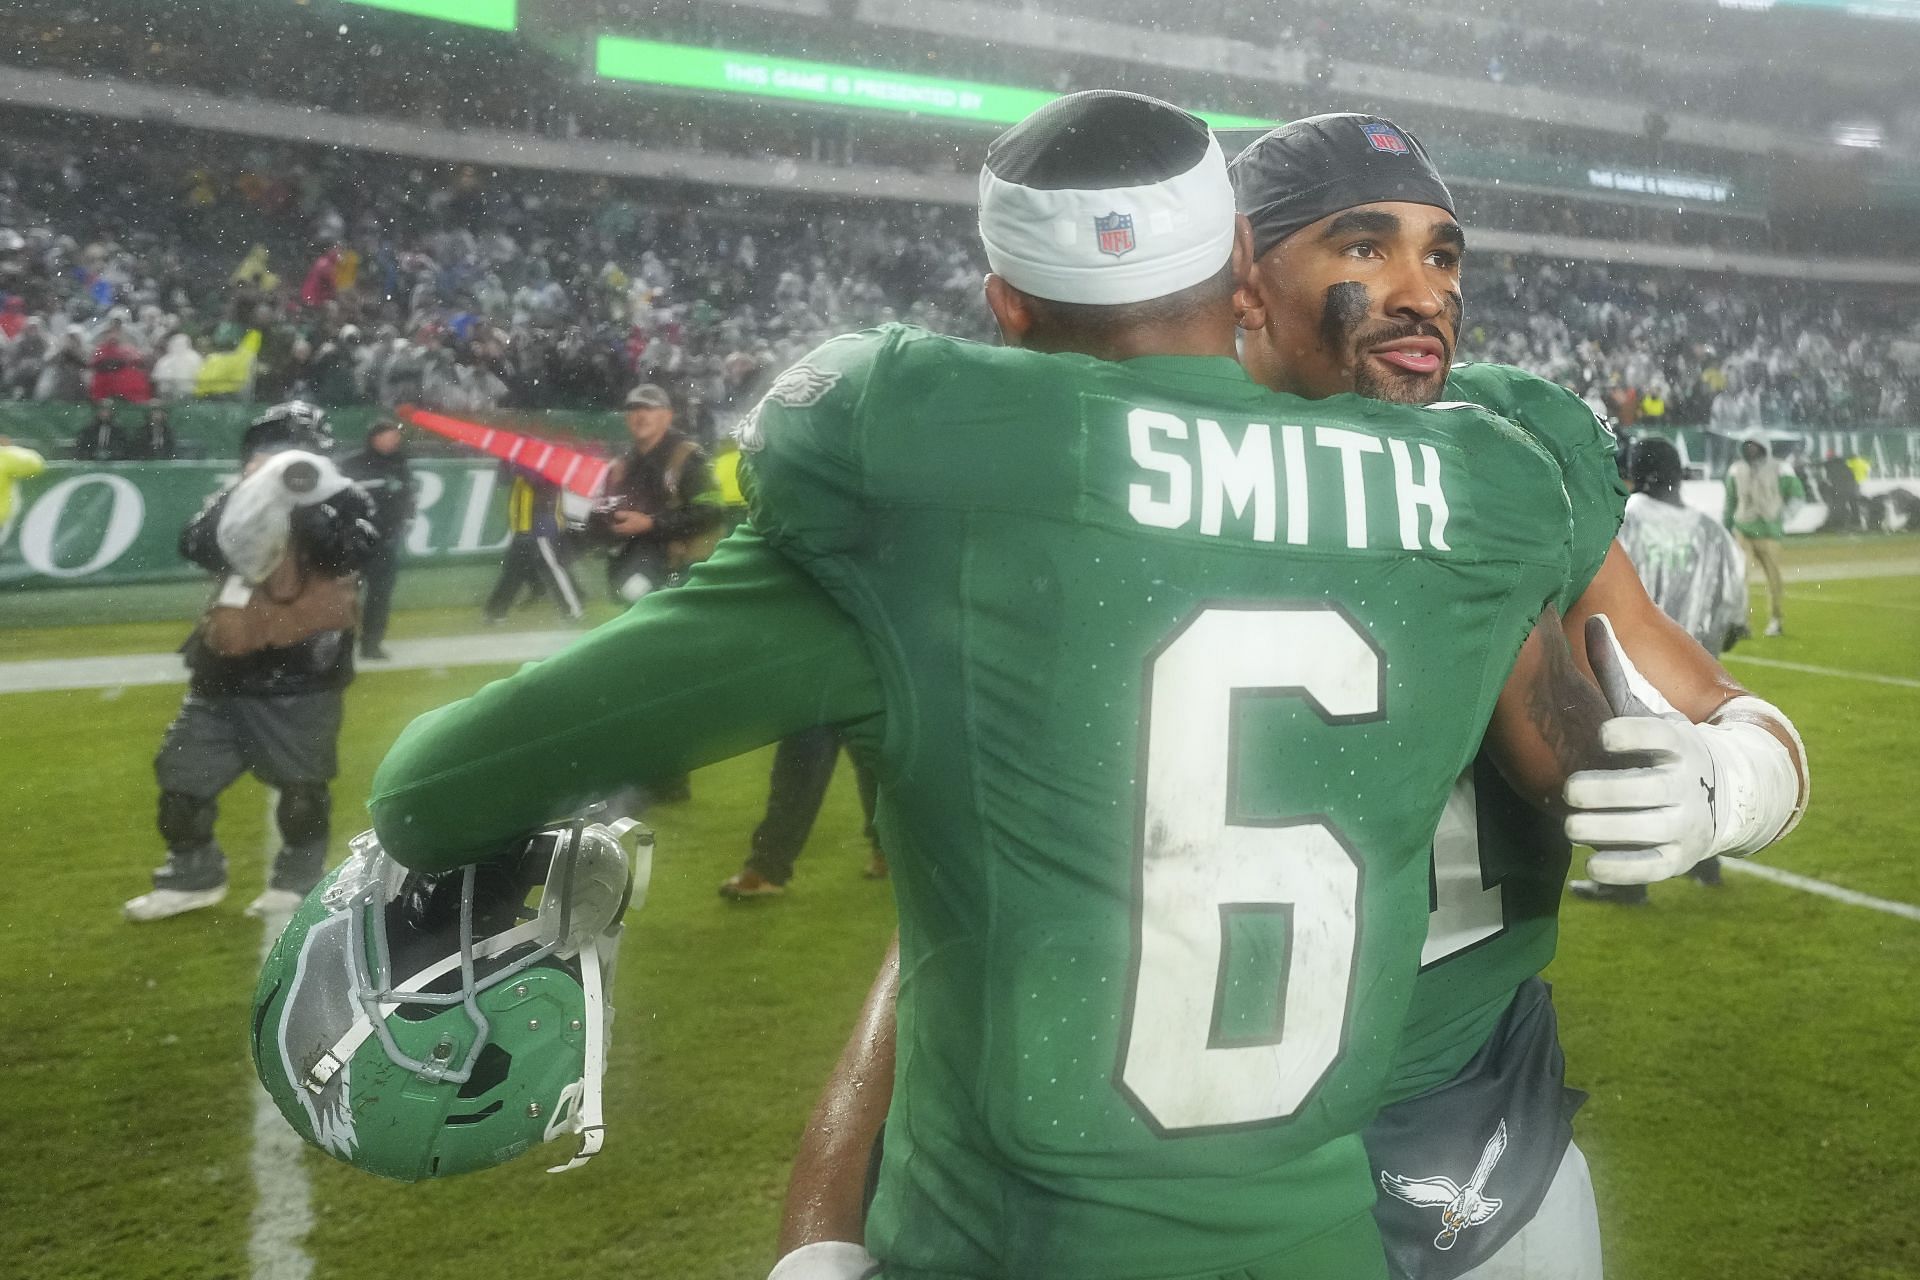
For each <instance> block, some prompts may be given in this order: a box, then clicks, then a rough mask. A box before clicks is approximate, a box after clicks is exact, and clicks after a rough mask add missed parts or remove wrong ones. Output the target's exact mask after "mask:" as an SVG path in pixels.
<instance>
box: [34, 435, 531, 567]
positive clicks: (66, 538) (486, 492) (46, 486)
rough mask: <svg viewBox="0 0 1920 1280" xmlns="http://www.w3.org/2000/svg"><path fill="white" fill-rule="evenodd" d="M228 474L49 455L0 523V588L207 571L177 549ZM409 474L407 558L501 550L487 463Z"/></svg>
mask: <svg viewBox="0 0 1920 1280" xmlns="http://www.w3.org/2000/svg"><path fill="white" fill-rule="evenodd" d="M234 474H235V472H234V468H233V466H232V464H230V463H214V462H146V463H138V462H136V463H116V464H113V465H107V466H101V465H95V464H91V463H81V462H56V463H53V464H51V465H50V466H48V468H47V469H46V471H45V472H44V473H42V474H41V475H39V476H36V477H34V478H33V479H31V480H28V481H26V482H25V483H23V484H22V485H21V486H20V492H19V493H18V494H17V495H16V497H15V501H14V504H13V511H12V514H11V515H10V516H9V517H8V519H7V521H6V522H5V523H4V524H0V590H32V589H36V588H44V587H75V586H110V585H116V584H120V583H130V582H164V581H168V580H180V579H193V578H203V577H205V576H206V574H205V573H204V572H203V571H202V570H200V569H198V568H196V567H195V566H193V565H191V564H188V563H187V562H186V561H185V560H182V559H181V558H180V553H179V550H178V547H177V544H178V542H179V539H180V530H181V529H182V528H183V527H184V526H185V525H186V523H187V521H188V520H189V519H190V518H192V516H193V514H194V512H196V511H198V510H199V509H200V506H201V504H202V503H204V502H205V501H206V500H207V497H208V495H210V494H212V493H214V492H215V491H217V490H218V489H219V488H220V487H221V486H223V485H225V484H227V483H228V482H230V481H231V480H232V479H233V478H234ZM413 475H414V493H415V502H416V504H417V506H418V509H419V514H418V516H417V517H416V518H415V519H414V522H413V525H412V527H411V528H410V529H408V531H407V556H408V563H409V567H410V568H413V567H420V566H430V565H433V564H452V563H458V562H461V561H469V562H470V561H476V560H480V561H485V560H492V559H496V558H498V556H499V555H500V552H501V549H502V548H504V547H505V546H506V544H507V516H506V494H505V492H504V490H503V489H502V488H501V487H500V483H499V475H498V472H497V471H496V470H495V468H494V466H493V464H492V463H485V462H468V461H444V462H442V461H419V460H416V461H415V462H414V464H413Z"/></svg>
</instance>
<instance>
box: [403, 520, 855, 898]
mask: <svg viewBox="0 0 1920 1280" xmlns="http://www.w3.org/2000/svg"><path fill="white" fill-rule="evenodd" d="M880 709H881V697H880V684H879V677H878V675H877V674H876V673H875V671H874V668H873V665H872V663H871V661H870V660H869V658H868V656H867V649H866V645H865V643H864V641H863V640H862V637H861V635H860V632H859V629H858V628H857V627H856V626H855V625H854V623H853V621H852V619H850V618H849V617H847V615H846V614H845V613H843V612H842V611H841V610H840V609H839V607H838V606H837V605H835V604H834V603H833V602H832V601H831V600H830V599H828V598H827V596H826V594H825V593H824V592H823V591H822V590H821V589H820V588H819V587H818V586H817V585H815V584H814V582H813V581H812V580H811V579H809V578H808V577H807V576H806V575H805V574H803V573H802V572H800V570H799V569H797V568H796V567H795V566H794V565H793V564H791V563H790V562H789V561H788V560H787V559H786V558H785V557H783V556H781V555H780V554H778V553H777V552H775V551H774V550H773V549H772V548H771V547H769V546H768V545H767V544H766V542H765V540H764V539H762V538H760V537H759V536H758V534H756V533H755V532H754V531H753V530H752V529H751V528H743V529H741V530H739V531H736V533H735V534H734V535H733V536H732V537H730V538H728V539H727V540H726V541H725V542H723V543H722V544H721V546H720V549H719V550H718V551H716V552H715V553H714V555H713V557H712V558H711V559H709V560H707V561H705V562H703V563H702V564H700V565H699V566H697V567H696V568H695V570H694V572H693V574H692V575H691V578H690V580H689V581H688V583H687V585H685V586H683V587H679V588H676V589H675V590H672V591H662V592H657V593H654V594H652V595H649V596H647V597H646V598H645V599H643V600H641V601H640V602H639V603H638V604H636V605H634V607H633V608H631V609H629V610H628V611H627V612H626V613H625V614H623V615H622V616H621V617H619V618H617V619H615V620H614V621H612V622H609V623H607V624H605V625H603V626H601V627H598V628H596V629H594V630H593V631H591V632H589V633H587V634H586V635H584V636H582V637H581V638H580V639H578V640H576V641H575V642H574V643H573V644H571V645H569V646H568V647H567V648H566V649H565V650H564V651H563V652H561V653H560V654H558V655H556V656H555V657H552V658H549V659H547V660H546V661H544V662H538V663H532V664H529V665H528V666H526V667H523V668H522V669H521V670H520V671H519V672H517V673H515V674H514V675H512V676H509V677H507V678H505V679H503V680H496V681H494V682H493V683H492V684H489V685H487V686H486V687H485V688H483V689H481V690H480V691H479V692H478V693H475V694H474V695H473V696H472V697H469V698H465V699H463V700H461V701H459V702H455V703H452V704H450V705H448V706H445V707H441V708H440V709H439V710H437V711H431V712H428V713H427V714H426V715H424V716H421V717H420V718H419V719H417V720H415V721H414V722H413V723H412V724H410V725H409V726H407V728H406V729H405V731H403V732H402V733H401V735H400V738H399V739H398V741H396V742H395V743H394V745H393V748H392V750H391V751H389V752H388V753H387V757H386V759H385V760H383V761H382V762H381V764H380V767H379V770H378V771H377V772H376V774H375V776H374V781H373V789H372V793H371V797H370V799H369V801H368V807H369V809H370V810H371V811H372V813H373V819H374V826H375V829H376V830H377V831H378V832H379V835H380V840H381V844H382V845H383V846H384V847H385V848H386V850H387V851H388V852H389V853H391V854H392V855H393V856H394V858H395V859H396V860H398V861H399V862H401V863H403V864H404V865H406V866H409V867H411V868H413V869H415V870H421V871H440V870H446V869H448V868H450V867H455V866H460V865H464V864H465V863H468V862H473V861H476V860H479V859H483V858H487V857H490V856H492V855H494V854H495V853H497V852H499V851H500V850H502V849H504V848H507V847H510V846H511V845H512V844H513V843H514V842H515V841H516V840H517V839H518V838H519V837H521V836H523V835H525V834H527V833H528V832H530V831H534V830H536V829H538V828H540V827H542V826H545V825H546V824H547V823H549V822H551V821H552V820H553V819H555V818H556V817H560V816H564V815H566V814H569V813H573V812H576V811H578V810H579V809H581V808H583V807H585V806H587V805H589V804H593V803H595V802H597V801H599V800H603V799H605V798H607V797H608V796H609V795H612V794H613V793H614V792H616V791H618V790H620V789H621V788H622V787H625V786H628V785H631V784H633V783H643V782H646V781H648V780H650V779H657V778H662V777H668V776H671V775H673V774H677V773H683V772H685V771H686V770H688V769H691V768H697V767H699V766H701V765H705V764H711V763H713V762H714V761H716V760H723V759H726V758H727V757H729V756H733V755H738V754H739V753H741V752H743V751H749V750H752V749H754V748H756V747H760V746H764V745H765V744H767V743H769V742H774V741H777V740H779V739H780V738H783V737H785V736H787V735H788V734H790V733H792V732H794V731H795V730H798V729H803V728H807V727H809V726H812V725H819V724H839V723H845V722H848V721H854V720H861V719H865V718H868V717H870V716H872V715H875V714H878V712H879V711H880Z"/></svg>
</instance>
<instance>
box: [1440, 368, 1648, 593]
mask: <svg viewBox="0 0 1920 1280" xmlns="http://www.w3.org/2000/svg"><path fill="white" fill-rule="evenodd" d="M1443 394H1444V396H1445V398H1446V399H1448V400H1464V401H1466V402H1467V403H1468V404H1477V405H1479V406H1481V407H1482V408H1485V409H1491V410H1492V411H1493V412H1494V413H1497V414H1499V415H1500V416H1501V417H1503V418H1505V419H1507V420H1508V421H1509V422H1512V423H1513V424H1514V425H1516V426H1518V427H1519V428H1520V429H1521V430H1522V431H1525V432H1526V433H1527V434H1528V435H1530V436H1532V437H1533V439H1534V441H1535V442H1536V443H1538V444H1539V445H1540V447H1541V448H1543V449H1545V450H1546V451H1547V452H1548V453H1550V454H1552V455H1553V459H1554V461H1556V462H1558V463H1559V464H1560V476H1561V481H1562V483H1563V484H1565V485H1566V489H1567V501H1568V503H1569V504H1570V506H1571V507H1572V511H1573V550H1572V553H1571V559H1572V563H1571V565H1570V567H1569V569H1568V571H1567V581H1566V584H1565V587H1564V589H1563V590H1561V591H1559V592H1557V593H1556V594H1555V598H1554V605H1555V607H1556V608H1558V609H1559V610H1560V612H1561V613H1562V614H1565V613H1566V612H1567V610H1568V609H1569V608H1570V607H1571V606H1572V604H1573V602H1574V601H1576V600H1578V599H1579V598H1580V597H1581V596H1582V595H1583V594H1585V593H1586V590H1587V584H1588V583H1590V582H1592V581H1593V576H1594V575H1595V574H1596V573H1599V572H1600V563H1601V561H1603V560H1605V559H1606V558H1607V552H1608V550H1609V549H1611V548H1612V546H1613V539H1614V535H1615V534H1617V533H1618V532H1619V531H1620V517H1621V513H1622V512H1624V511H1625V510H1626V506H1627V485H1626V482H1625V481H1624V480H1622V479H1621V478H1620V468H1619V466H1618V465H1617V464H1616V463H1615V462H1614V455H1615V450H1616V449H1617V448H1618V447H1619V442H1618V440H1617V439H1616V438H1615V437H1614V434H1613V429H1612V428H1611V427H1609V426H1607V424H1606V423H1604V422H1602V421H1601V420H1600V419H1599V418H1598V417H1596V416H1595V415H1594V412H1593V409H1592V408H1591V407H1590V406H1588V404H1587V402H1586V401H1584V400H1582V399H1581V398H1580V397H1579V396H1577V395H1575V394H1573V392H1571V391H1569V390H1567V389H1566V388H1565V387H1563V386H1560V385H1559V384H1558V383H1554V382H1549V381H1547V380H1546V379H1545V378H1542V377H1540V376H1539V375H1537V374H1532V373H1528V372H1527V371H1526V370H1525V369H1517V368H1515V367H1514V366H1512V365H1509V364H1480V363H1473V364H1458V365H1455V366H1454V367H1453V372H1452V373H1451V374H1449V375H1448V377H1447V387H1446V391H1445V392H1444V393H1443Z"/></svg>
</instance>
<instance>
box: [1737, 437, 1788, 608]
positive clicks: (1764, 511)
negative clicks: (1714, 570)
mask: <svg viewBox="0 0 1920 1280" xmlns="http://www.w3.org/2000/svg"><path fill="white" fill-rule="evenodd" d="M1726 489H1727V504H1726V514H1725V516H1724V518H1723V522H1724V523H1725V524H1726V526H1727V527H1728V528H1729V529H1732V530H1733V536H1734V537H1735V538H1737V539H1738V540H1739V542H1740V549H1741V551H1743V552H1745V553H1746V555H1747V557H1748V558H1749V559H1750V560H1754V561H1757V562H1758V563H1759V565H1760V569H1761V572H1763V573H1765V574H1766V577H1767V605H1768V619H1767V630H1766V634H1767V635H1770V636H1777V635H1779V634H1781V631H1782V629H1783V628H1784V627H1785V625H1786V612H1785V608H1786V598H1787V589H1786V586H1785V584H1784V582H1783V581H1782V579H1781V577H1780V539H1781V538H1783V537H1785V536H1786V531H1785V528H1784V526H1783V525H1782V523H1781V517H1782V516H1783V515H1784V514H1785V512H1786V507H1787V500H1788V499H1789V498H1803V497H1805V496H1806V495H1805V493H1804V492H1803V491H1802V490H1801V488H1800V481H1799V480H1797V479H1796V478H1795V477H1794V475H1793V473H1792V472H1790V471H1782V470H1781V468H1780V464H1779V463H1778V462H1775V461H1774V460H1773V455H1772V454H1770V453H1768V452H1767V446H1766V445H1765V444H1763V443H1761V442H1760V441H1758V440H1748V441H1746V442H1745V443H1744V444H1742V445H1741V446H1740V458H1739V460H1738V461H1736V462H1735V463H1734V464H1733V465H1732V466H1731V467H1728V468H1727V479H1726Z"/></svg>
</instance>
